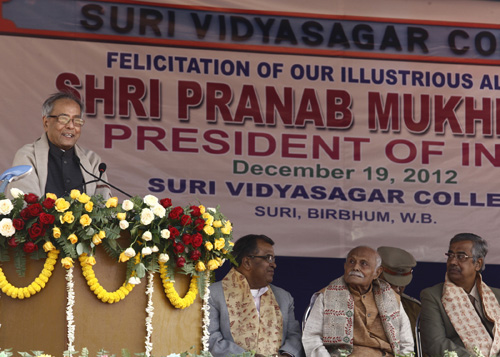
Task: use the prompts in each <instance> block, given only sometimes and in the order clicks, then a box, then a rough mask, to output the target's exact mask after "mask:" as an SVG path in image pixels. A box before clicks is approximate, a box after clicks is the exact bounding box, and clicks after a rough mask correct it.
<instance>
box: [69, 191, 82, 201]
mask: <svg viewBox="0 0 500 357" xmlns="http://www.w3.org/2000/svg"><path fill="white" fill-rule="evenodd" d="M80 195H81V193H80V191H78V190H71V192H70V193H69V196H70V197H71V198H72V199H74V200H76V199H78V197H80Z"/></svg>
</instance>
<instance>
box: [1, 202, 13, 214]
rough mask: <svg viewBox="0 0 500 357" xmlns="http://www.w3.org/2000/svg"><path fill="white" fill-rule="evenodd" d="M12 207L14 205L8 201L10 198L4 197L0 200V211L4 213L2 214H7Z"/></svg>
mask: <svg viewBox="0 0 500 357" xmlns="http://www.w3.org/2000/svg"><path fill="white" fill-rule="evenodd" d="M13 208H14V205H13V204H12V202H10V200H9V199H8V198H6V199H4V200H0V213H1V214H4V215H5V214H9V213H10V211H12V209H13Z"/></svg>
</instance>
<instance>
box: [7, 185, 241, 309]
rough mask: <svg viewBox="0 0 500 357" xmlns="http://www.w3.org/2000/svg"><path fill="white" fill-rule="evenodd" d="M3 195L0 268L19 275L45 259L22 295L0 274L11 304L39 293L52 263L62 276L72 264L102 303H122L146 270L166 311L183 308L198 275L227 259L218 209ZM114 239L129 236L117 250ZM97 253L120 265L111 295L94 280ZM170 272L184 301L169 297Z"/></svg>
mask: <svg viewBox="0 0 500 357" xmlns="http://www.w3.org/2000/svg"><path fill="white" fill-rule="evenodd" d="M11 195H12V197H13V199H9V198H6V197H5V196H4V195H3V194H2V195H0V261H9V260H11V259H13V260H14V264H15V267H16V270H17V272H18V274H19V275H20V276H24V274H25V269H26V258H27V257H30V258H32V259H46V263H45V265H44V269H43V271H42V273H41V274H40V276H39V277H37V278H36V279H35V281H34V282H33V283H32V284H30V285H29V286H27V287H24V288H22V287H21V288H18V287H14V286H12V285H11V284H10V283H9V282H8V281H7V278H6V277H5V275H4V273H3V271H2V270H1V268H0V289H2V291H3V292H4V293H7V294H8V295H9V296H11V297H13V298H20V299H23V298H28V297H30V296H32V295H34V294H35V293H37V292H39V291H40V290H41V289H43V287H44V286H45V284H46V283H47V282H48V280H49V278H50V275H51V272H52V270H53V269H54V264H55V262H56V261H57V260H58V259H59V261H60V263H61V264H62V266H63V267H64V268H66V269H70V268H72V267H73V266H74V264H75V262H77V261H79V262H80V264H81V266H82V271H83V274H84V276H85V278H86V280H87V284H88V285H89V287H90V289H91V290H92V291H93V292H94V294H96V296H97V297H98V298H99V299H100V300H101V301H103V302H107V303H113V302H118V301H120V300H122V299H124V298H125V297H126V296H127V294H128V293H129V292H130V291H131V290H132V288H133V286H134V285H136V284H139V283H140V282H141V279H143V278H145V276H146V273H147V272H148V271H149V272H159V273H160V276H161V278H162V281H163V286H164V288H165V293H166V295H167V297H168V298H169V300H170V301H171V302H172V304H173V305H174V306H175V307H177V308H185V307H187V306H189V305H191V304H192V303H193V301H194V299H195V297H196V295H197V293H198V291H202V292H203V291H204V289H205V287H206V285H207V283H208V282H207V281H206V280H207V276H210V274H206V273H203V272H207V271H208V272H210V271H213V270H215V269H217V268H218V267H220V266H221V265H222V263H223V262H224V260H225V259H233V258H232V256H231V250H232V245H233V243H232V225H231V222H230V221H229V220H228V219H227V218H226V217H225V216H224V215H223V214H222V213H221V212H220V210H219V207H217V208H205V207H204V206H202V205H189V206H186V207H181V206H175V205H173V204H172V201H171V200H170V199H169V198H163V199H158V198H157V197H155V196H153V195H147V196H145V197H133V198H131V199H127V200H124V201H123V202H122V203H121V204H120V203H119V202H118V199H117V198H116V197H113V198H110V199H108V200H105V199H103V198H102V197H101V196H99V195H98V196H92V197H90V196H88V195H86V194H85V193H81V192H79V191H78V190H73V191H71V194H70V196H69V197H56V196H55V195H54V194H50V193H48V194H46V195H44V196H43V197H37V196H36V195H34V194H24V193H23V192H21V191H20V190H17V189H12V190H11ZM122 232H128V233H129V234H130V241H129V242H128V244H126V245H125V246H122V245H123V244H124V243H123V240H120V241H118V239H119V238H120V237H122ZM125 236H126V235H125ZM98 246H102V247H104V250H105V251H106V253H107V254H108V255H109V256H111V257H112V258H113V259H116V261H117V263H118V264H119V263H125V264H127V276H126V277H125V280H124V283H123V285H122V286H121V287H120V288H119V289H118V290H116V291H114V292H107V291H106V290H105V289H104V288H103V287H102V286H101V285H100V284H99V281H98V279H97V277H96V275H95V273H94V270H93V266H94V265H95V264H96V263H98V262H97V261H96V259H95V250H96V248H97V247H98ZM174 273H183V274H188V275H191V276H192V281H191V284H190V288H189V291H188V293H187V294H186V296H185V297H184V298H181V297H180V296H179V295H178V294H177V292H176V291H175V288H174V286H173V277H174Z"/></svg>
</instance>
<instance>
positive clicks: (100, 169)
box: [98, 162, 106, 180]
mask: <svg viewBox="0 0 500 357" xmlns="http://www.w3.org/2000/svg"><path fill="white" fill-rule="evenodd" d="M98 170H99V180H100V179H101V177H102V174H104V172H106V164H105V163H104V162H101V163H100V164H99V168H98Z"/></svg>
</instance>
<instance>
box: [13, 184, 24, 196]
mask: <svg viewBox="0 0 500 357" xmlns="http://www.w3.org/2000/svg"><path fill="white" fill-rule="evenodd" d="M10 194H11V195H12V197H14V198H18V197H19V196H24V192H23V191H21V190H20V189H18V188H15V187H13V188H11V189H10Z"/></svg>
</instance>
